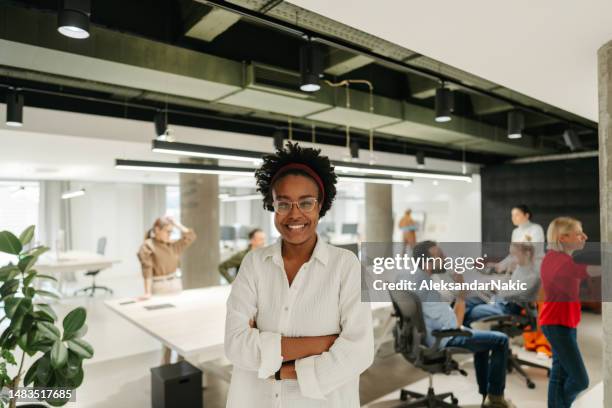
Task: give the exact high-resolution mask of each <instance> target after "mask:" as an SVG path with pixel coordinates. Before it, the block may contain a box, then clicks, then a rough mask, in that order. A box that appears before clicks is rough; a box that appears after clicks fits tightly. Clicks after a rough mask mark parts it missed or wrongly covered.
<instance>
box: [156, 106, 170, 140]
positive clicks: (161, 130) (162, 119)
mask: <svg viewBox="0 0 612 408" xmlns="http://www.w3.org/2000/svg"><path fill="white" fill-rule="evenodd" d="M153 123H155V134H156V135H157V138H158V139H159V140H164V139H165V138H166V137H167V136H168V115H167V113H166V112H163V111H157V113H156V114H155V117H154V118H153Z"/></svg>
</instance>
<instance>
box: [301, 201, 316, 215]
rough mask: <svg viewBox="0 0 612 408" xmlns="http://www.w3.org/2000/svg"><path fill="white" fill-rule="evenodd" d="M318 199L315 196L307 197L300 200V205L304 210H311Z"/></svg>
mask: <svg viewBox="0 0 612 408" xmlns="http://www.w3.org/2000/svg"><path fill="white" fill-rule="evenodd" d="M316 201H317V200H316V199H314V198H305V199H303V200H300V202H299V204H298V205H299V206H300V210H302V211H304V212H310V211H312V209H313V208H314V206H315V202H316Z"/></svg>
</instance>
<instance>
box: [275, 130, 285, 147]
mask: <svg viewBox="0 0 612 408" xmlns="http://www.w3.org/2000/svg"><path fill="white" fill-rule="evenodd" d="M272 137H273V138H274V149H276V150H282V149H283V142H284V138H285V136H284V135H283V132H282V131H281V130H279V129H277V130H275V131H274V133H273V134H272Z"/></svg>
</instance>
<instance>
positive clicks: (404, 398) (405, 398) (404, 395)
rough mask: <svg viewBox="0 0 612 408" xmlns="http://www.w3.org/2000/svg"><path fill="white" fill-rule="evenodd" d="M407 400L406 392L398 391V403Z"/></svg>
mask: <svg viewBox="0 0 612 408" xmlns="http://www.w3.org/2000/svg"><path fill="white" fill-rule="evenodd" d="M407 400H408V391H406V390H400V401H407Z"/></svg>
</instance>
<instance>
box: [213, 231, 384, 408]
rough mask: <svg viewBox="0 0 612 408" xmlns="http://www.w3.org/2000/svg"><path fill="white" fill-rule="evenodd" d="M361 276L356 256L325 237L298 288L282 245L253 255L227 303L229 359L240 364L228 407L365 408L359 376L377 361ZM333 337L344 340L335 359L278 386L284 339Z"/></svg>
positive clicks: (311, 360)
mask: <svg viewBox="0 0 612 408" xmlns="http://www.w3.org/2000/svg"><path fill="white" fill-rule="evenodd" d="M360 271H361V265H360V263H359V260H358V259H357V257H356V256H355V255H354V254H353V253H352V252H350V251H347V250H345V249H341V248H337V247H334V246H332V245H329V244H327V243H325V242H323V241H322V240H321V238H320V237H318V238H317V244H316V246H315V249H314V251H313V253H312V256H311V258H310V260H309V261H308V262H306V263H305V264H304V265H303V266H302V267H301V268H300V270H299V271H298V273H297V275H296V276H295V278H294V280H293V282H292V284H291V286H289V282H288V279H287V275H286V273H285V269H284V266H283V259H282V256H281V240H280V239H279V240H278V242H276V243H275V244H273V245H270V246H268V247H265V248H261V249H258V250H255V251H251V252H249V253H248V254H247V255H246V257H245V258H244V260H243V262H242V265H241V266H240V272H239V273H238V276H237V278H236V280H235V281H234V283H233V284H232V291H231V294H230V297H229V299H228V302H227V318H226V326H225V354H226V356H227V358H228V359H229V360H230V361H231V362H232V363H233V365H234V367H233V372H232V381H231V384H230V389H229V395H228V401H227V407H228V408H246V407H249V408H272V407H275V408H358V407H359V406H360V404H359V375H360V374H361V373H362V372H363V371H364V370H365V369H366V368H368V367H369V366H370V364H372V360H373V354H374V346H373V332H372V312H371V308H370V306H369V304H367V303H362V302H361V284H360V282H361V278H360ZM251 319H254V320H255V321H256V322H257V328H251V327H250V326H249V320H251ZM330 334H338V335H339V337H338V338H337V339H336V341H335V342H334V344H333V346H332V347H331V348H330V349H329V351H328V352H325V353H323V354H321V355H316V356H311V357H307V358H303V359H299V360H296V362H295V369H296V372H297V380H282V381H276V380H274V379H273V376H274V373H275V372H276V371H277V370H279V369H280V366H281V364H282V359H283V358H282V356H281V336H286V337H305V336H322V335H330ZM271 377H272V379H270V378H271Z"/></svg>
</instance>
